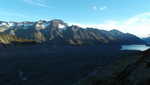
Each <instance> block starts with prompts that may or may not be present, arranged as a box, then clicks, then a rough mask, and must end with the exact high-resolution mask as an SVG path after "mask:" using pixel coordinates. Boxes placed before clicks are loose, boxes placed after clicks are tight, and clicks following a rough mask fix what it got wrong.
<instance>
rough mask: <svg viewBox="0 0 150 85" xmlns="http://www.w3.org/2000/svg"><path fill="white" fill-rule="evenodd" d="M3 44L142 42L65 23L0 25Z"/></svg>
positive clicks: (122, 34) (136, 38)
mask: <svg viewBox="0 0 150 85" xmlns="http://www.w3.org/2000/svg"><path fill="white" fill-rule="evenodd" d="M0 42H1V43H4V44H9V43H12V42H36V43H43V42H47V43H49V44H57V45H98V44H141V43H144V41H143V40H141V39H140V38H138V37H136V36H134V35H132V34H129V33H122V32H120V31H117V30H111V31H105V30H98V29H95V28H86V29H85V28H82V27H79V26H76V25H72V26H68V25H67V23H65V22H64V21H62V20H58V19H55V20H51V21H44V20H40V21H37V22H28V21H26V22H5V21H0Z"/></svg>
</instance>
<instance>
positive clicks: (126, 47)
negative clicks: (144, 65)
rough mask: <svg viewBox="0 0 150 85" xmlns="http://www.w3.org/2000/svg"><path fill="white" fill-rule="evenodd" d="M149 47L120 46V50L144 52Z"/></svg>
mask: <svg viewBox="0 0 150 85" xmlns="http://www.w3.org/2000/svg"><path fill="white" fill-rule="evenodd" d="M149 48H150V46H147V45H122V46H121V50H139V51H144V50H147V49H149Z"/></svg>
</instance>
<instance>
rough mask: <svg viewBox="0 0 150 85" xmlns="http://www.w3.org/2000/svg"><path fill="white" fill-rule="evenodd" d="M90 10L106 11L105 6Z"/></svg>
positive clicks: (94, 7)
mask: <svg viewBox="0 0 150 85" xmlns="http://www.w3.org/2000/svg"><path fill="white" fill-rule="evenodd" d="M92 9H93V10H94V11H103V10H105V9H107V6H102V7H98V6H93V7H92Z"/></svg>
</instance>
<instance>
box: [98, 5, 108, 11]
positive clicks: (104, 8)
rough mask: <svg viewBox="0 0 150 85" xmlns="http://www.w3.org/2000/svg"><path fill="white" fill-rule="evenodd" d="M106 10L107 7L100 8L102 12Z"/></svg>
mask: <svg viewBox="0 0 150 85" xmlns="http://www.w3.org/2000/svg"><path fill="white" fill-rule="evenodd" d="M105 9H107V6H103V7H100V8H99V10H101V11H103V10H105Z"/></svg>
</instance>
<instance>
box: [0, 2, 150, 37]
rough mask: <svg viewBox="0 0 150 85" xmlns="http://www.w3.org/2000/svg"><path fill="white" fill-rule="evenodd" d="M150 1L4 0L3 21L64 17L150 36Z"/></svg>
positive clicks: (0, 16)
mask: <svg viewBox="0 0 150 85" xmlns="http://www.w3.org/2000/svg"><path fill="white" fill-rule="evenodd" d="M149 4H150V0H0V20H1V21H37V20H52V19H62V20H64V21H65V22H66V23H69V24H70V25H72V24H75V25H79V26H81V27H94V28H98V29H105V30H111V29H118V30H120V31H122V32H128V33H132V34H135V35H137V36H139V37H146V36H150V5H149Z"/></svg>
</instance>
